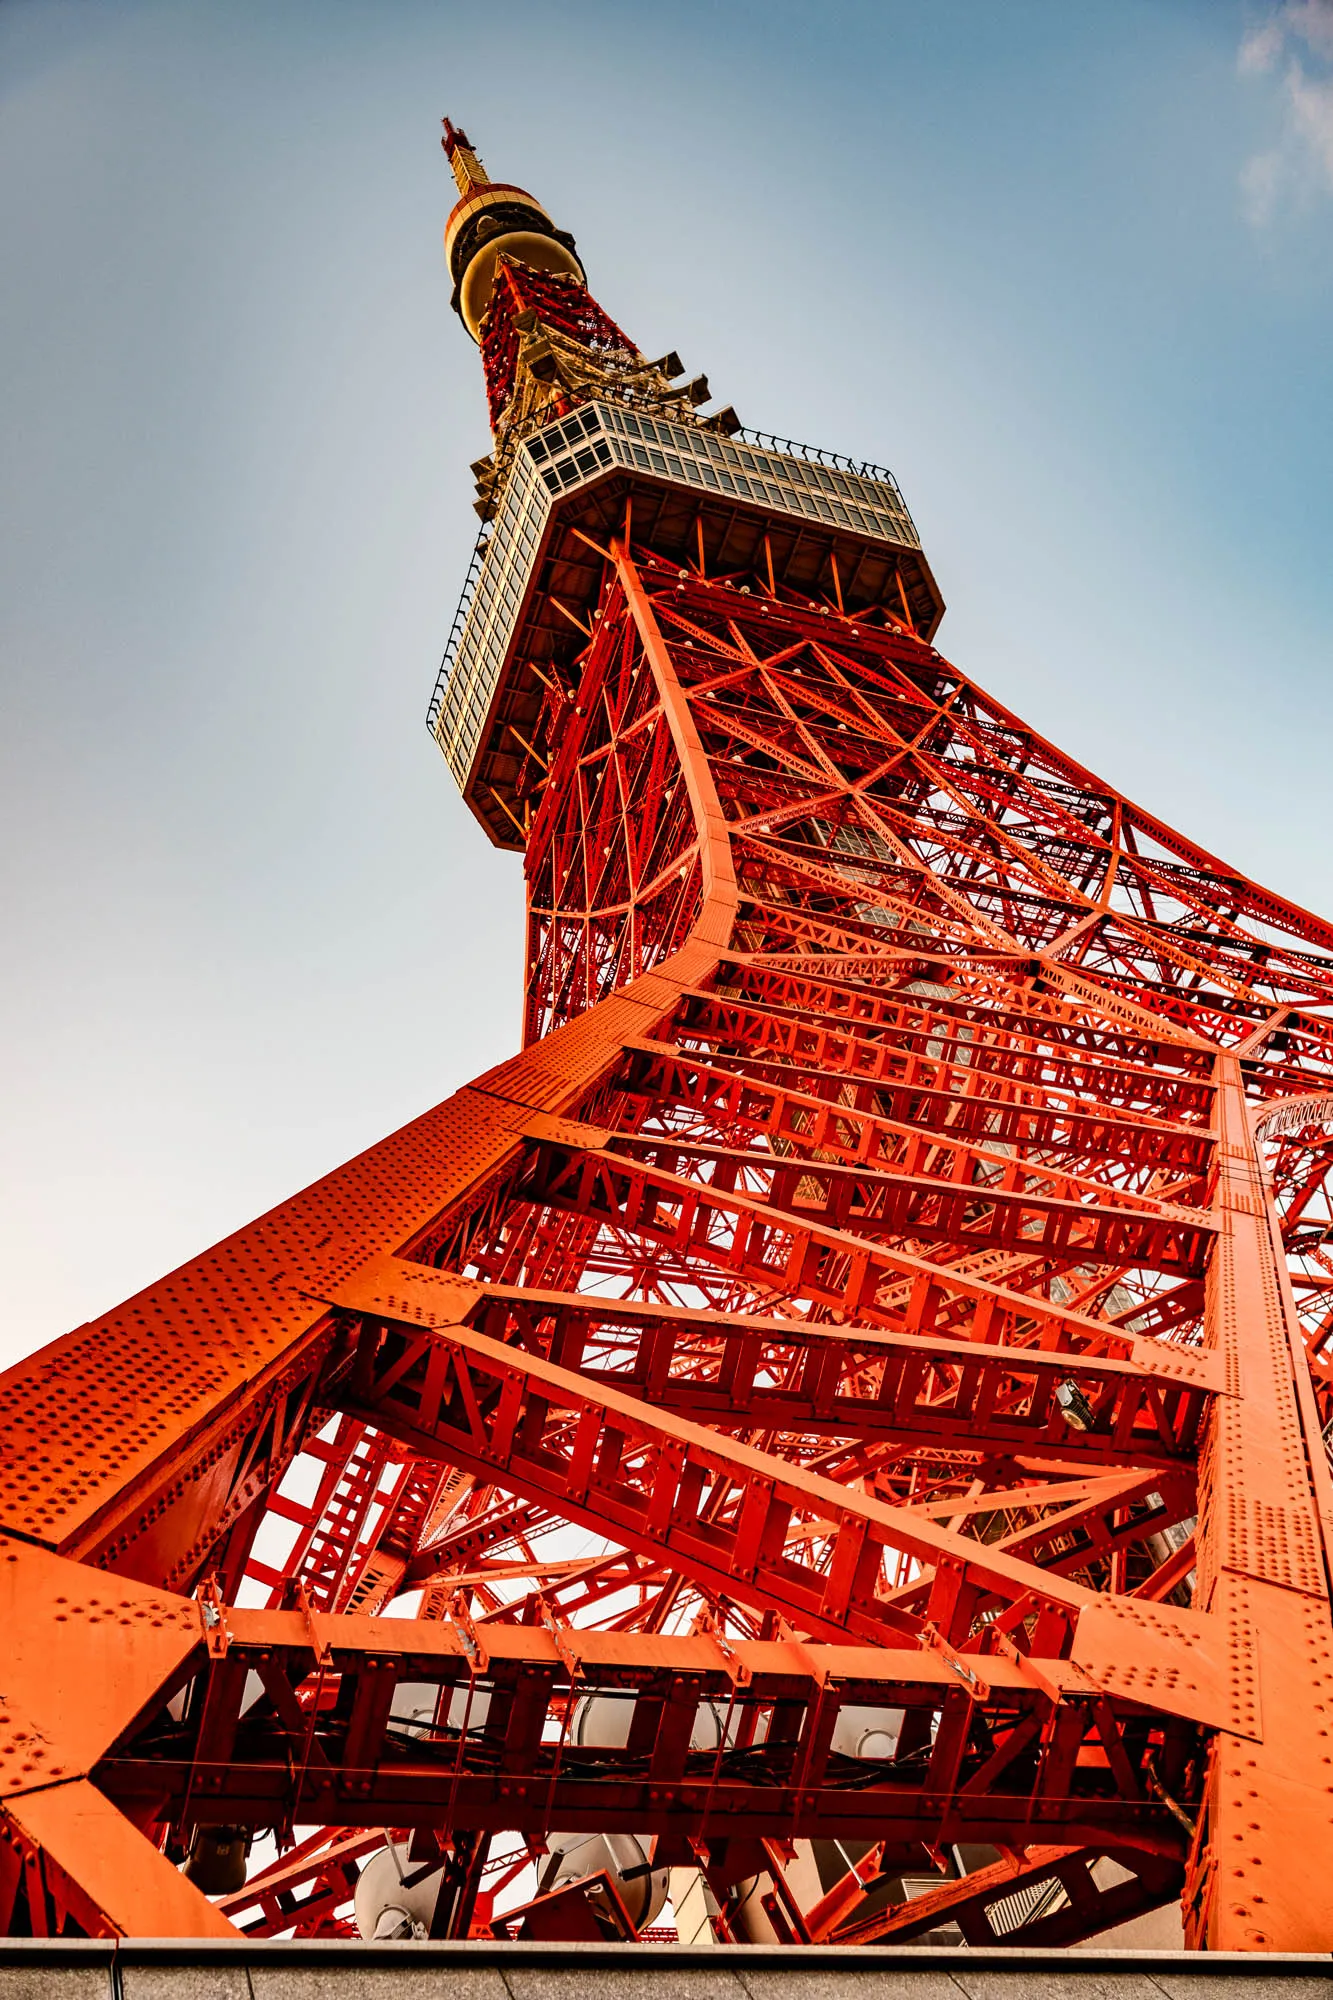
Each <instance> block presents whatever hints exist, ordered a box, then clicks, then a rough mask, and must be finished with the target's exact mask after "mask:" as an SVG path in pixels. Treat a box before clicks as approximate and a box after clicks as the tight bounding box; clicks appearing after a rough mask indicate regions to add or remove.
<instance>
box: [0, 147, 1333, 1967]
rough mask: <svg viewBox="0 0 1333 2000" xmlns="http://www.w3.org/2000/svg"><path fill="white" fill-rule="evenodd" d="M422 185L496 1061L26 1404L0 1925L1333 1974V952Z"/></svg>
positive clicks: (457, 650) (820, 483)
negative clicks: (1320, 1968) (1054, 725)
mask: <svg viewBox="0 0 1333 2000" xmlns="http://www.w3.org/2000/svg"><path fill="white" fill-rule="evenodd" d="M444 144H445V150H446V153H447V155H448V158H449V162H450V165H451V167H452V170H453V173H454V176H455V178H456V181H457V184H458V193H459V199H458V202H457V205H456V206H455V208H454V209H453V212H452V214H451V215H450V218H449V222H448V229H447V234H446V239H445V241H446V254H447V260H448V267H449V274H450V278H451V280H452V284H453V303H454V306H455V309H456V310H457V312H458V314H459V316H460V317H461V319H462V322H463V325H464V327H465V328H466V330H467V333H468V334H469V335H470V336H471V338H472V340H473V341H474V342H475V343H476V345H477V347H478V349H479V351H480V355H481V361H482V366H483V370H484V375H485V387H486V394H487V397H488V401H489V408H490V416H491V424H492V430H493V434H494V449H493V451H492V453H491V455H490V456H489V457H487V458H485V459H483V460H480V461H479V462H478V463H477V464H476V465H475V466H474V467H473V468H472V470H473V473H474V474H475V477H476V482H477V496H478V497H477V511H478V514H479V515H480V517H481V536H480V540H479V541H478V544H477V548H476V552H475V554H474V557H473V560H472V565H471V568H470V569H469V571H468V574H467V580H466V585H465V588H464V592H463V597H462V602H461V604H460V607H459V610H458V615H457V617H456V619H455V622H454V626H453V631H452V634H451V636H450V640H449V645H448V650H447V653H446V656H445V662H444V666H443V668H442V671H441V675H440V680H439V683H438V686H437V688H436V692H435V697H434V700H433V702H432V704H431V710H430V723H431V728H432V730H433V732H434V735H435V737H436V739H437V740H438V743H439V746H440V748H441V750H442V751H443V753H444V757H445V759H446V761H447V763H448V765H449V768H450V770H451V771H452V773H453V776H454V778H455V779H456V781H457V783H458V785H459V786H460V788H461V790H462V793H463V796H464V798H465V799H466V801H467V803H468V805H469V806H470V807H471V809H472V812H473V814H474V815H475V817H476V819H477V820H478V821H479V822H480V825H481V828H482V829H483V830H484V832H485V834H486V835H487V836H488V837H489V839H490V840H491V841H492V843H494V844H495V845H496V846H498V847H500V848H504V849H509V850H512V851H513V852H515V853H521V854H522V856H523V865H524V870H525V877H526V883H527V961H526V989H525V1025H524V1047H523V1050H522V1052H521V1053H520V1054H517V1055H515V1056H514V1057H513V1058H512V1060H510V1061H507V1062H505V1063H502V1064H501V1065H500V1066H499V1067H498V1068H496V1069H493V1070H491V1071H488V1072H487V1073H486V1074H485V1075H483V1076H481V1077H478V1078H477V1079H476V1081H475V1082H473V1083H471V1084H469V1085H468V1086H467V1087H466V1088H465V1089H463V1090H461V1091H459V1092H458V1093H457V1095H455V1096H454V1097H451V1098H450V1099H448V1100H447V1101H446V1102H445V1103H443V1104H440V1105H438V1106H437V1107H436V1108H435V1109H433V1110H429V1111H427V1112H426V1113H425V1114H424V1115H423V1116H422V1117H420V1118H418V1119H417V1120H416V1121H415V1122H414V1123H412V1124H410V1125H408V1126H406V1127H404V1129H403V1130H401V1131H399V1132H397V1133H395V1134H393V1135H392V1137H390V1138H388V1139H386V1140H384V1141H383V1143H382V1144H380V1145H377V1146H374V1147H372V1148H371V1149H370V1151H368V1152H366V1153H364V1154H362V1155H361V1156H360V1157H359V1158H357V1159H355V1160H353V1161H351V1162H350V1163H349V1164H348V1165H346V1166H344V1167H341V1168H339V1169H338V1170H337V1171H335V1172H333V1173H331V1174H329V1176H328V1177H327V1178H326V1179H324V1180H322V1181H320V1182H318V1183H317V1184H316V1185H315V1186H313V1187H310V1188H307V1189H306V1190H304V1191H303V1192H302V1193H300V1194H297V1195H296V1196H294V1197H293V1198H292V1199H291V1200H290V1201H287V1202H285V1203H283V1204H282V1205H281V1206H280V1207H278V1208H276V1209H274V1210H272V1211H271V1212H270V1213H269V1214H267V1215H264V1216H262V1217H261V1218H260V1219H259V1220H258V1221H256V1222H254V1223H253V1224H251V1225H250V1226H249V1227H247V1228H245V1229H242V1230H240V1231H238V1232H237V1234H235V1235H234V1236H231V1237H229V1238H227V1239H226V1240H225V1241H223V1242H221V1243H219V1244H217V1245H216V1246H215V1247H214V1248H213V1249H211V1250H208V1251H206V1252H205V1253H204V1254H202V1255H201V1256H199V1257H197V1258H195V1259H194V1260H193V1261H191V1262H190V1263H187V1264H185V1265H183V1266H182V1267H181V1268H180V1269H179V1270H176V1271H174V1272H172V1273H171V1274H170V1275H169V1276H167V1277H165V1278H163V1279H162V1280H161V1281H160V1282H159V1283H157V1284H155V1285H152V1286H150V1287H149V1288H148V1289H147V1290H146V1291H144V1292H142V1293H140V1294H139V1295H138V1296H137V1297H135V1298H133V1299H130V1300H129V1301H127V1303H126V1304H124V1305H123V1306H121V1307H119V1308H118V1309H116V1310H115V1311H113V1312H110V1313H108V1314H107V1315H106V1316H105V1317H104V1318H102V1319H100V1320H98V1321H96V1322H95V1323H91V1324H89V1325H86V1326H82V1327H79V1328H77V1329H76V1330H75V1331H74V1332H72V1333H70V1334H68V1335H67V1336H66V1337H65V1338H63V1339H61V1340H58V1341H56V1342H54V1343H53V1344H52V1345H50V1346H49V1347H47V1348H45V1349H44V1350H42V1351H41V1352H39V1353H37V1354H35V1355H33V1356H32V1357H31V1358H29V1359H28V1360H25V1361H23V1362H21V1363H19V1364H18V1365H17V1366H16V1367H14V1368H12V1369H11V1370H10V1371H9V1372H8V1374H7V1375H5V1377H4V1378H3V1396H2V1398H0V1439H2V1440H3V1444H2V1453H3V1455H2V1456H0V1498H2V1499H3V1513H2V1515H0V1526H2V1527H3V1546H2V1547H0V1693H2V1694H3V1697H4V1699H3V1705H0V1776H2V1777H3V1789H2V1790H0V1932H4V1931H8V1932H9V1933H11V1934H15V1935H22V1936H35V1937H50V1938H55V1937H61V1936H64V1937H69V1936H78V1935H91V1936H124V1937H144V1936H154V1937H179V1938H189V1937H196V1936H198V1937H223V1936H235V1935H236V1933H237V1932H238V1931H244V1932H246V1933H248V1934H249V1935H251V1936H253V1937H261V1938H263V1937H280V1936H296V1937H347V1938H349V1939H350V1938H356V1937H357V1936H361V1937H371V1936H376V1937H404V1938H407V1937H414V1936H417V1937H435V1938H466V1937H469V1936H472V1937H486V1938H500V1939H504V1938H536V1939H575V1940H577V1939H583V1938H587V1939H597V1938H622V1939H625V1940H628V1941H633V1940H635V1939H636V1938H637V1939H642V1938H645V1937H647V1938H650V1939H651V1938H661V1937H670V1936H676V1937H679V1938H680V1939H681V1940H682V1941H687V1942H688V1941H705V1942H711V1941H713V1940H721V1941H728V1940H735V1941H741V1942H744V1941H760V1940H768V1941H772V1940H775V1939H776V1940H778V1941H781V1942H792V1943H811V1942H814V1943H847V1944H877V1945H882V1946H891V1945H894V1944H901V1943H907V1942H911V1941H913V1940H920V1939H925V1938H929V1939H943V1940H954V1941H962V1942H966V1943H970V1944H974V1945H975V1944H996V1943H1000V1944H1006V1945H1025V1944H1033V1945H1063V1944H1072V1943H1076V1942H1078V1941H1079V1940H1082V1939H1086V1938H1091V1937H1094V1936H1096V1935H1097V1934H1099V1933H1101V1932H1103V1931H1105V1930H1107V1929H1108V1928H1109V1927H1112V1926H1114V1925H1117V1924H1119V1923H1122V1922H1124V1921H1125V1920H1127V1919H1130V1918H1134V1917H1137V1916H1140V1915H1143V1914H1145V1913H1148V1912H1151V1911H1157V1910H1168V1911H1169V1910H1170V1909H1171V1908H1172V1907H1173V1906H1176V1907H1178V1908H1179V1911H1180V1914H1181V1921H1182V1922H1183V1927H1184V1940H1185V1943H1186V1944H1187V1945H1188V1946H1190V1947H1193V1948H1200V1949H1211V1950H1218V1949H1232V1950H1248V1951H1261V1952H1262V1951H1270V1952H1271V1951H1290V1950H1307V1951H1323V1952H1328V1951H1329V1950H1331V1949H1333V1899H1330V1897H1329V1896H1328V1894H1327V1889H1326V1882H1327V1877H1328V1873H1329V1870H1330V1867H1333V1619H1331V1616H1330V1581H1329V1579H1330V1568H1329V1564H1330V1552H1331V1548H1333V1541H1331V1537H1333V1474H1331V1472H1330V1461H1329V1453H1328V1450H1327V1448H1326V1435H1327V1434H1328V1433H1329V1430H1330V1425H1331V1424H1333V1362H1331V1361H1330V1356H1329V1352H1328V1347H1329V1342H1330V1338H1331V1337H1333V1247H1331V1246H1333V1207H1331V1206H1330V1196H1329V1178H1328V1177H1329V1169H1330V1165H1333V1013H1331V1012H1330V1009H1331V1008H1333V927H1331V926H1330V925H1329V924H1327V923H1325V922H1323V921H1321V920H1320V919H1318V918H1316V917H1313V916H1310V915H1308V914H1307V913H1306V912H1305V911H1303V910H1301V909H1298V908H1297V907H1295V906H1294V905H1293V904H1291V903H1289V902H1287V901H1285V900H1284V899H1283V898H1282V897H1281V896H1279V895H1275V894H1273V893H1271V892H1270V891H1268V890H1265V889H1262V888H1259V887H1258V886H1256V885H1255V884H1254V883H1253V882H1250V881H1248V880H1247V879H1246V878H1245V877H1244V876H1242V875H1240V874H1238V873H1237V872H1236V871H1235V870H1234V869H1232V868H1229V867H1228V866H1227V865H1226V864H1225V863H1224V862H1222V861H1219V860H1218V859H1217V858H1216V857H1215V856H1213V855H1211V854H1208V853H1206V852H1205V851H1204V850H1203V849H1201V848H1200V847H1198V846H1196V845H1195V844H1194V843H1192V842H1191V841H1190V840H1189V839H1187V838H1186V837H1185V836H1184V835H1182V834H1179V833H1177V832H1176V831H1174V829H1173V828H1172V827H1171V826H1169V825H1168V824H1166V823H1165V822H1164V821H1163V820H1161V819H1158V818H1156V817H1154V816H1153V815H1152V814H1151V813H1149V812H1146V811H1144V810H1142V809H1141V808H1140V807H1138V806H1136V805H1134V804H1132V803H1131V802H1130V801H1129V800H1128V799H1126V798H1124V797H1123V796H1122V795H1121V794H1120V793H1119V792H1118V791H1116V790H1115V788H1114V787H1113V786H1111V785H1108V784H1105V783H1103V782H1102V781H1101V780H1100V779H1098V778H1096V777H1094V776H1093V775H1092V774H1091V773H1089V772H1088V771H1086V770H1085V769H1083V768H1082V766H1080V765H1079V764H1078V763H1076V762H1075V761H1074V760H1073V759H1071V758H1070V757H1067V756H1065V755H1064V754H1063V753H1062V752H1061V751H1060V750H1058V749H1057V748H1055V747H1054V746H1053V745H1052V744H1051V743H1049V742H1047V741H1045V740H1044V739H1043V738H1042V737H1041V736H1040V735H1038V734H1037V733H1036V732H1035V731H1034V730H1033V729H1032V728H1030V727H1029V726H1028V725H1027V724H1026V723H1024V722H1022V721H1020V719H1019V718H1018V717H1017V716H1015V715H1013V714H1012V713H1011V712H1010V711H1009V710H1008V709H1006V708H1005V707H1003V706H1002V705H1001V703H1000V702H998V701H997V700H996V699H995V698H994V697H992V696H991V695H990V694H988V693H986V692H984V691H983V690H982V689H981V688H979V687H978V686H977V685H976V683H975V682H973V681H972V680H970V679H969V678H968V677H967V675H966V674H965V673H964V672H963V671H961V670H960V669H959V668H958V667H956V666H954V665H953V664H951V663H950V661H949V660H947V659H946V658H945V657H943V656H942V655H941V653H940V652H939V651H938V650H937V649H936V647H935V645H934V637H935V633H936V630H937V627H938V625H939V621H940V618H941V615H942V611H943V603H942V599H941V597H940V593H939V590H938V588H937V586H936V583H935V579H934V577H933V576H932V573H931V570H930V567H929V565H928V563H927V560H926V558H925V556H924V554H923V552H922V550H921V547H920V543H919V541H918V537H917V533H916V530H915V528H914V526H913V523H912V520H911V517H910V515H909V513H908V511H907V508H906V506H905V505H904V502H903V499H902V496H901V494H900V492H899V490H898V487H897V485H896V484H895V482H894V480H893V478H892V477H891V475H890V474H889V473H888V472H886V471H884V470H883V469H882V468H881V467H878V466H873V465H867V464H862V463H856V462H853V461H851V460H848V459H846V458H843V457H840V456H838V455H836V454H834V453H831V452H826V451H819V450H812V449H808V448H806V447H804V446H801V445H798V444H794V443H792V442H790V441H788V440H784V439H781V438H776V437H773V436H770V435H767V434H760V433H756V432H754V431H752V430H748V429H746V428H745V427H744V426H743V425H742V424H741V422H740V420H739V419H738V418H737V416H736V414H735V412H734V411H733V410H732V409H731V408H729V407H727V408H722V409H718V408H717V407H716V406H715V405H714V404H713V403H712V401H711V398H710V392H709V387H708V384H707V382H706V380H705V379H704V378H703V377H702V376H695V377H693V378H692V379H687V377H686V375H685V372H684V370H683V368H682V365H681V362H680V360H679V358H678V357H677V356H676V355H675V354H666V355H662V356H660V357H658V358H656V359H649V358H647V357H646V356H645V355H644V354H643V353H641V352H640V351H639V349H638V348H637V347H636V346H635V344H634V341H633V340H632V339H631V338H630V337H629V336H628V335H627V334H626V333H624V332H622V330H621V328H620V327H619V326H618V325H617V324H616V322H615V321H614V320H613V319H611V318H610V317H608V315H607V313H606V312H605V311H604V310H603V308H602V307H601V306H600V305H599V304H598V303H597V302H596V301H595V300H594V299H593V297H592V295H591V293H590V292H589V290H588V288H587V282H586V276H585V272H584V268H583V265H582V262H581V261H580V258H579V255H578V251H577V247H576V244H575V242H574V239H573V238H572V237H571V236H569V235H568V234H567V233H565V232H564V231H563V230H562V229H561V228H559V227H557V225H556V223H555V222H554V221H553V220H552V218H551V217H550V216H549V215H548V214H547V212H546V211H545V209H544V208H543V207H542V206H541V204H540V203H539V202H538V201H537V200H535V199H534V198H533V196H531V195H530V194H528V193H526V192H524V191H523V190H522V189H520V188H517V187H514V186H511V185H508V184H506V183H503V182H493V181H491V180H490V179H489V178H488V177H487V174H486V173H485V171H484V169H483V167H482V165H481V163H480V161H479V159H478V157H477V154H476V152H475V151H474V149H473V148H472V146H471V145H470V144H469V142H468V140H467V138H466V137H465V136H464V134H463V133H461V132H459V131H457V130H455V129H454V128H453V127H452V126H451V125H449V124H448V123H447V122H446V125H445V137H444ZM673 1925H674V1929H673V1928H672V1926H673Z"/></svg>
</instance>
